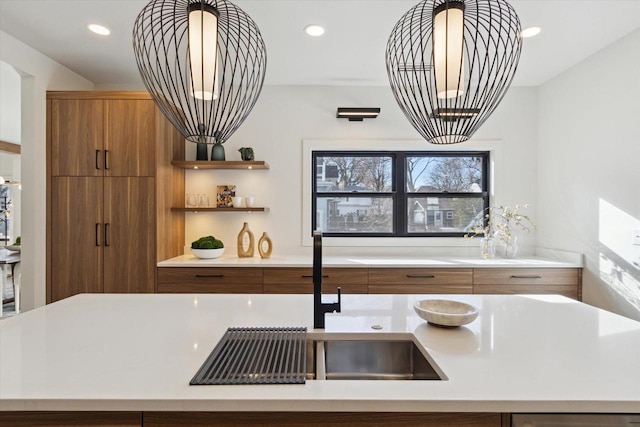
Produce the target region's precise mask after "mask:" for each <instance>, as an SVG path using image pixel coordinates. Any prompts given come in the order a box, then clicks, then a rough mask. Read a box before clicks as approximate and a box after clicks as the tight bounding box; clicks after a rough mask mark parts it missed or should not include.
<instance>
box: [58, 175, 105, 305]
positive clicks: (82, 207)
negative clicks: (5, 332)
mask: <svg viewBox="0 0 640 427" xmlns="http://www.w3.org/2000/svg"><path fill="white" fill-rule="evenodd" d="M102 191H103V190H102V178H92V177H54V178H52V181H51V206H50V212H51V236H52V238H51V246H50V254H49V255H50V259H51V261H50V263H51V265H50V273H51V285H52V293H51V301H58V300H61V299H63V298H67V297H69V296H72V295H75V294H79V293H100V292H102V291H103V284H102V274H103V270H104V264H103V259H102V244H103V235H102V231H103V230H102V224H103V220H102V200H103V193H102Z"/></svg>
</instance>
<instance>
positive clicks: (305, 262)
mask: <svg viewBox="0 0 640 427" xmlns="http://www.w3.org/2000/svg"><path fill="white" fill-rule="evenodd" d="M312 265H313V258H312V257H311V256H304V255H277V256H273V257H271V258H268V259H261V258H259V257H252V258H238V257H237V256H233V255H223V256H221V257H220V258H216V259H199V258H196V257H195V256H194V255H191V254H185V255H181V256H178V257H175V258H170V259H167V260H165V261H160V262H159V263H158V267H312ZM322 265H323V266H324V267H351V268H358V267H360V268H367V267H377V268H394V267H395V268H398V267H404V268H505V267H511V268H580V267H582V262H581V258H580V257H577V258H576V259H575V260H573V259H569V260H558V259H552V258H548V257H539V256H530V257H522V258H514V259H507V258H493V259H486V260H485V259H482V258H480V257H475V258H465V257H428V258H423V257H405V256H402V257H399V256H386V257H385V256H339V257H338V256H324V257H323V258H322Z"/></svg>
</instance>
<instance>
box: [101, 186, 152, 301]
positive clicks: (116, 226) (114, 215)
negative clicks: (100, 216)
mask: <svg viewBox="0 0 640 427" xmlns="http://www.w3.org/2000/svg"><path fill="white" fill-rule="evenodd" d="M154 188H155V187H154V182H153V178H137V177H133V178H132V177H119V178H105V179H104V200H105V201H104V204H105V207H104V245H103V247H104V263H105V275H104V292H106V293H153V292H155V282H156V280H155V279H156V267H155V265H154V264H155V259H156V253H155V245H154V242H155V231H156V222H155V213H156V209H155V203H154V202H155V197H154Z"/></svg>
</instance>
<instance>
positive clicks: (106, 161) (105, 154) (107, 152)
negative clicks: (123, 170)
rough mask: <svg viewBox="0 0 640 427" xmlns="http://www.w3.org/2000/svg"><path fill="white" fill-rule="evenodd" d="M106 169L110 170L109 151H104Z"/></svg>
mask: <svg viewBox="0 0 640 427" xmlns="http://www.w3.org/2000/svg"><path fill="white" fill-rule="evenodd" d="M104 169H105V170H109V150H104Z"/></svg>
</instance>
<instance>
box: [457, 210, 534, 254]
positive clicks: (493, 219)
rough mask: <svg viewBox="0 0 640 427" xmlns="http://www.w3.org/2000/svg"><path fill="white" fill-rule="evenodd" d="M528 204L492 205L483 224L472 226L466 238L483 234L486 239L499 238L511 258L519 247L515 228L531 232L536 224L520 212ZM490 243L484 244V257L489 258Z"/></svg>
mask: <svg viewBox="0 0 640 427" xmlns="http://www.w3.org/2000/svg"><path fill="white" fill-rule="evenodd" d="M528 207H529V205H528V204H524V205H516V206H515V208H511V207H509V206H503V205H500V206H490V207H488V208H487V209H486V210H487V211H488V212H487V213H486V214H485V216H484V218H483V219H486V220H487V222H486V225H484V221H483V222H482V224H478V225H477V226H475V227H473V228H471V233H469V234H465V236H464V237H465V238H470V239H473V238H474V237H476V236H479V235H483V236H484V238H486V239H491V238H494V239H497V240H498V241H499V242H500V244H501V245H502V246H504V248H505V256H506V257H507V258H511V257H513V256H515V252H516V250H517V248H516V247H515V242H516V238H515V236H514V235H513V228H515V227H517V228H519V229H520V230H522V231H525V232H527V233H528V232H529V231H531V228H536V225H535V224H534V223H533V221H531V218H529V216H528V215H523V214H521V213H520V209H522V208H528ZM489 249H490V248H489V244H487V243H486V242H485V243H484V244H483V245H482V257H483V258H484V259H487V258H489V255H490V254H489Z"/></svg>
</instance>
